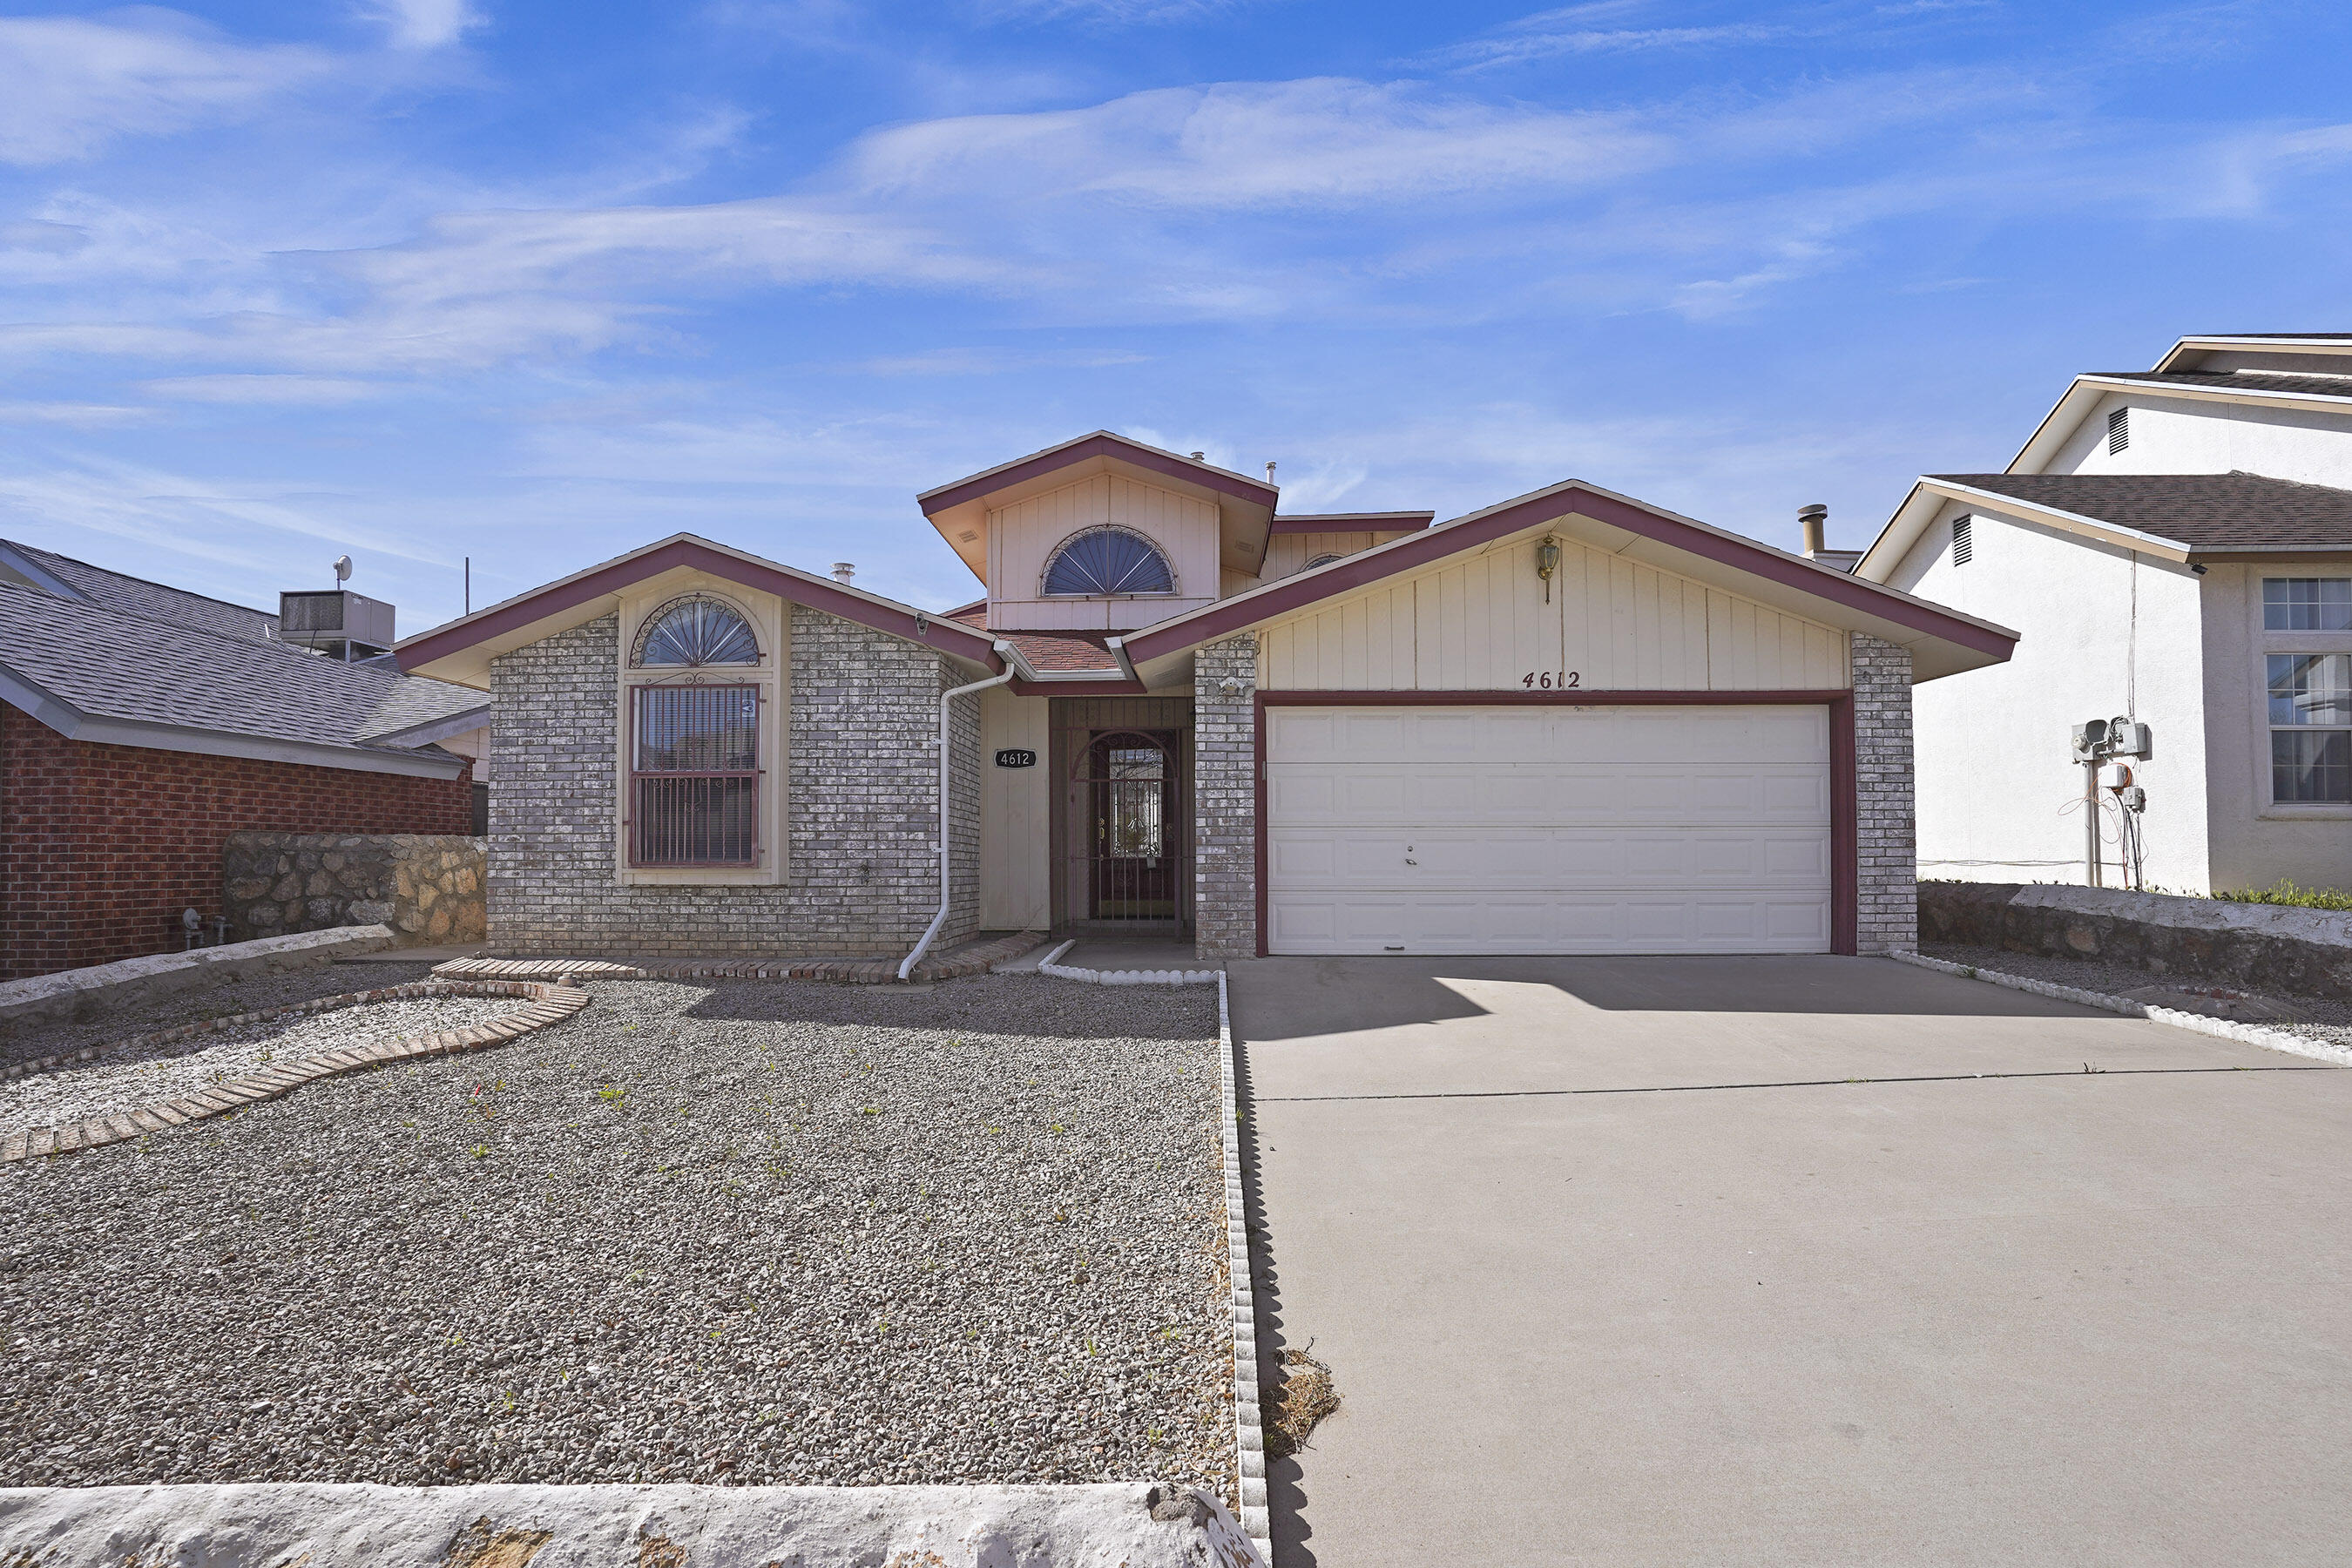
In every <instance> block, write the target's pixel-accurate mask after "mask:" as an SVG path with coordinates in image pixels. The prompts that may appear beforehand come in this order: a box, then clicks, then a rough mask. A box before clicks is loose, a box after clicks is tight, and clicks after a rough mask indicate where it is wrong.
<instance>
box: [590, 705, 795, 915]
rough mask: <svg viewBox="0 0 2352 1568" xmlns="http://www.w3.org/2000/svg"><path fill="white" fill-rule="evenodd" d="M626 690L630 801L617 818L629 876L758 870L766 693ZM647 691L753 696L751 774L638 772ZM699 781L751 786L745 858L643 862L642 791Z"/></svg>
mask: <svg viewBox="0 0 2352 1568" xmlns="http://www.w3.org/2000/svg"><path fill="white" fill-rule="evenodd" d="M627 691H628V694H629V798H628V805H627V808H626V810H625V813H624V814H623V816H622V818H621V829H622V832H623V833H624V834H625V835H626V836H627V839H628V847H629V868H630V869H631V870H647V871H692V870H708V869H719V868H726V869H734V870H742V869H745V868H750V867H755V866H757V865H759V863H760V849H761V839H760V814H761V805H762V804H763V803H762V802H761V798H760V796H761V790H760V781H761V779H762V778H764V777H765V776H766V773H767V770H766V769H764V768H761V766H759V758H760V726H761V724H763V723H764V722H766V720H767V707H768V696H767V693H766V692H765V691H763V690H762V689H761V688H760V687H759V686H757V685H755V684H753V683H751V682H749V681H727V682H711V683H708V684H695V685H686V684H681V683H679V682H675V681H658V680H644V681H636V682H633V683H631V684H630V685H629V686H628V687H627ZM648 691H748V692H750V693H751V701H752V708H751V715H752V717H751V726H752V728H751V761H752V765H751V767H749V768H723V769H661V768H654V769H646V768H640V767H639V766H638V765H637V763H638V761H639V752H638V751H637V720H638V716H639V714H640V713H642V712H643V710H644V708H645V695H646V692H648ZM698 779H711V780H725V779H738V780H743V781H746V782H748V783H749V784H750V786H751V840H750V845H749V847H748V848H747V850H746V852H745V856H744V858H742V859H740V860H648V859H646V858H645V857H644V853H643V848H644V843H645V834H646V821H645V817H644V810H645V806H644V802H645V791H644V788H643V786H644V785H645V784H647V783H653V784H659V783H661V782H663V781H666V780H677V781H680V782H682V783H687V784H691V783H692V781H695V780H698Z"/></svg>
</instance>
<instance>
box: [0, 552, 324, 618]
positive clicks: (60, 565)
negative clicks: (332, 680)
mask: <svg viewBox="0 0 2352 1568" xmlns="http://www.w3.org/2000/svg"><path fill="white" fill-rule="evenodd" d="M5 543H6V544H7V545H8V547H9V548H10V549H12V550H16V551H20V552H23V553H24V554H26V555H27V556H29V557H31V558H32V559H33V560H34V561H35V562H37V563H39V564H40V565H41V566H42V567H43V568H44V569H45V570H47V571H48V572H50V573H51V574H55V576H56V577H57V578H58V581H59V582H61V583H64V584H66V585H67V586H68V587H70V588H72V589H73V590H74V591H75V592H77V593H79V594H81V595H84V596H86V597H87V598H88V599H89V602H90V603H91V604H94V605H99V606H100V607H101V608H103V609H109V610H119V611H121V613H122V614H124V615H127V616H146V617H147V618H148V619H150V620H156V621H170V622H172V623H173V625H175V626H199V627H202V628H203V629H204V630H205V631H210V632H221V633H224V634H226V636H229V637H245V638H247V639H248V640H251V641H257V642H258V641H264V640H267V639H269V638H273V637H276V636H277V635H278V617H277V616H273V615H271V614H270V613H269V612H268V611H267V610H256V609H252V608H249V607H247V605H232V604H230V603H228V602H227V601H226V600H224V599H208V598H206V597H205V595H202V594H191V593H189V592H187V591H186V590H185V589H184V588H173V587H167V586H165V585H164V584H161V583H150V582H149V581H147V579H145V578H144V577H131V576H126V575H124V574H122V573H120V572H110V571H108V570H107V569H106V568H105V567H103V566H93V565H91V564H90V563H89V562H87V561H77V560H75V559H74V558H73V557H72V556H70V555H59V554H58V553H57V552H55V551H53V550H37V549H35V548H34V547H33V546H31V545H29V544H20V543H18V542H16V541H15V540H13V539H12V540H7V541H5Z"/></svg>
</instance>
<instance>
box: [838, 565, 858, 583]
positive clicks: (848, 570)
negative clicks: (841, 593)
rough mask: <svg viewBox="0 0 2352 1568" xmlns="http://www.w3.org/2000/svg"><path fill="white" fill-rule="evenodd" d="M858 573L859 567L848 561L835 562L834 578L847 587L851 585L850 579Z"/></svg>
mask: <svg viewBox="0 0 2352 1568" xmlns="http://www.w3.org/2000/svg"><path fill="white" fill-rule="evenodd" d="M856 575H857V568H856V567H855V566H853V565H851V564H850V563H848V562H846V561H836V562H835V563H833V580H834V581H835V582H836V583H838V584H841V585H842V586H844V587H847V586H848V585H849V580H850V579H851V578H852V577H855V576H856Z"/></svg>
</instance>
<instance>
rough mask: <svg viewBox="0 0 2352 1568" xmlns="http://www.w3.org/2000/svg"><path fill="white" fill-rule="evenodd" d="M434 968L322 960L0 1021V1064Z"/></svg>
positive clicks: (363, 987)
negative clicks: (87, 1013)
mask: <svg viewBox="0 0 2352 1568" xmlns="http://www.w3.org/2000/svg"><path fill="white" fill-rule="evenodd" d="M432 973H433V965H432V964H431V963H322V964H319V965H317V966H315V967H313V968H310V969H299V970H294V971H291V972H289V973H278V974H257V975H254V976H252V977H250V978H248V979H244V980H230V981H225V982H223V983H221V984H215V985H204V986H198V987H196V988H194V989H193V990H188V991H182V992H177V993H174V994H172V995H169V996H165V997H163V998H161V999H160V1000H157V1001H152V1002H145V1003H141V1004H139V1005H134V1006H128V1007H120V1008H110V1009H109V1010H107V1011H105V1012H102V1013H100V1014H97V1015H95V1016H91V1017H88V1018H77V1019H74V1020H72V1021H71V1022H65V1023H43V1024H12V1025H5V1026H0V1067H8V1066H11V1065H13V1064H14V1063H16V1062H28V1061H37V1060H39V1059H40V1058H43V1057H53V1056H58V1055H60V1054H62V1053H64V1052H66V1051H78V1050H79V1049H81V1048H82V1047H85V1046H103V1045H110V1044H112V1043H113V1042H114V1041H116V1040H127V1039H129V1038H130V1037H131V1036H133V1035H144V1034H150V1033H152V1032H153V1031H155V1030H157V1029H168V1028H170V1027H172V1026H173V1025H175V1024H187V1023H193V1022H194V1021H196V1020H198V1019H202V1018H229V1017H234V1016H236V1015H237V1014H239V1013H259V1012H262V1011H264V1010H265V1009H267V1008H270V1007H282V1006H284V1005H286V1004H288V1003H289V1002H309V1001H311V1000H313V999H315V998H317V997H320V996H340V995H341V994H344V993H345V992H349V991H373V990H375V989H377V988H378V987H381V986H386V985H405V984H408V983H409V982H410V981H413V980H424V979H426V978H428V977H429V976H430V975H431V974H432Z"/></svg>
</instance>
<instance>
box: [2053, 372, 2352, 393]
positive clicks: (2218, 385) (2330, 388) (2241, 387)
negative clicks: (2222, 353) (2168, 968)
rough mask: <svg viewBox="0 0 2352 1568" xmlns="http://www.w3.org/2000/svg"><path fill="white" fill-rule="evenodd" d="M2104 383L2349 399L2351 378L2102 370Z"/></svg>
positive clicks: (2284, 373)
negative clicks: (2124, 382) (2206, 388)
mask: <svg viewBox="0 0 2352 1568" xmlns="http://www.w3.org/2000/svg"><path fill="white" fill-rule="evenodd" d="M2091 374H2094V375H2096V376H2098V377H2099V378H2100V379H2101V380H2103V381H2139V382H2146V383H2147V384H2150V385H2152V386H2201V387H2211V388H2213V389H2215V390H2217V391H2221V392H2283V393H2286V394H2288V395H2292V396H2295V397H2352V376H2343V375H2296V374H2293V373H2292V372H2286V371H2279V372H2273V371H2267V370H2266V371H2234V370H2167V371H2155V370H2101V371H2094V372H2092V373H2091Z"/></svg>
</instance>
